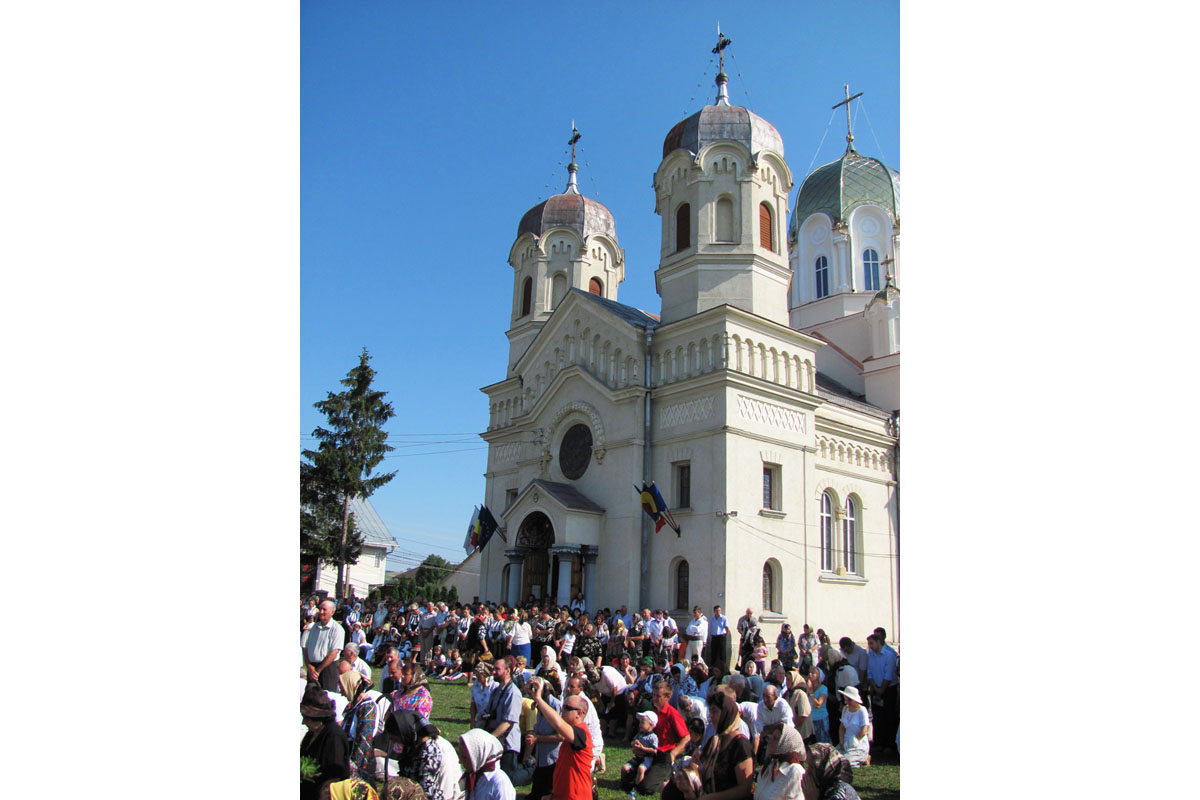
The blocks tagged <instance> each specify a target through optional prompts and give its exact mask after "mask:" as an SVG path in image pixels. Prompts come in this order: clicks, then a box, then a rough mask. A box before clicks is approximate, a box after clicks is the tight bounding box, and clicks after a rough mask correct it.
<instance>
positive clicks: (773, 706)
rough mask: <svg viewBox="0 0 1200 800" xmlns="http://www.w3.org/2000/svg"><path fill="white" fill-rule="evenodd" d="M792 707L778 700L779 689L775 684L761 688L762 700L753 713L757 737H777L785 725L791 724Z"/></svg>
mask: <svg viewBox="0 0 1200 800" xmlns="http://www.w3.org/2000/svg"><path fill="white" fill-rule="evenodd" d="M792 716H793V714H792V707H791V706H789V705H788V704H787V703H785V702H783V701H782V700H780V699H779V689H778V688H776V686H775V684H773V683H768V684H767V685H766V686H764V687H763V699H762V701H761V702H759V704H758V708H757V710H756V713H755V722H754V724H755V727H756V728H757V730H758V735H759V736H760V737H761V736H763V735H764V734H765V735H766V736H768V737H769V736H771V734H775V735H778V734H779V732H780V731H782V730H783V727H784V726H785V725H791V724H792Z"/></svg>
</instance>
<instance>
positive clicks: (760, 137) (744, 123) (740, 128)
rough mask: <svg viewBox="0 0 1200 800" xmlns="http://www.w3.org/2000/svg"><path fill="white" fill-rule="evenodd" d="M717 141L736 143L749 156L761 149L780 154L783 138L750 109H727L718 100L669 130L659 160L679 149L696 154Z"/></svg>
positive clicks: (728, 107)
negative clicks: (748, 152)
mask: <svg viewBox="0 0 1200 800" xmlns="http://www.w3.org/2000/svg"><path fill="white" fill-rule="evenodd" d="M722 77H723V76H722ZM722 88H724V87H722ZM721 140H733V141H735V142H740V143H741V144H743V145H745V147H746V149H747V150H749V151H750V154H751V155H757V154H758V153H759V152H760V151H762V150H774V151H775V152H776V153H778V154H779V155H781V156H782V155H783V137H782V136H780V135H779V131H777V130H775V126H774V125H772V124H771V123H769V122H767V121H766V120H765V119H763V118H762V117H760V116H758V115H757V114H755V113H754V112H753V111H751V110H750V109H748V108H742V107H741V106H731V105H729V103H728V101H727V100H724V98H721V99H718V101H717V105H713V106H705V107H704V108H702V109H700V110H699V111H697V112H696V113H695V114H692V115H691V116H690V117H688V118H687V119H685V120H682V121H680V122H679V123H677V124H676V125H675V127H674V128H671V132H670V133H668V134H667V138H666V139H664V140H663V158H666V157H667V156H668V155H670V154H671V153H673V152H674V151H676V150H678V149H679V148H681V147H682V148H683V149H685V150H690V151H691V152H693V153H699V152H700V151H701V150H702V149H703V148H704V146H705V145H707V144H710V143H711V142H717V141H721Z"/></svg>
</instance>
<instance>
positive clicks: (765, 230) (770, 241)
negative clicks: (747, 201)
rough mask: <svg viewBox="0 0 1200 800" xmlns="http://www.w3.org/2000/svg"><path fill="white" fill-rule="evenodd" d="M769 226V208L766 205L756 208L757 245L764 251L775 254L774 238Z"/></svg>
mask: <svg viewBox="0 0 1200 800" xmlns="http://www.w3.org/2000/svg"><path fill="white" fill-rule="evenodd" d="M773 233H774V231H773V230H772V226H771V207H770V206H769V205H767V204H766V203H761V204H759V206H758V243H759V244H760V245H761V246H762V247H763V248H764V249H766V250H770V251H771V252H772V253H773V252H775V237H774V235H773Z"/></svg>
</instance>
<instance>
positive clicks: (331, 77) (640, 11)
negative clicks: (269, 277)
mask: <svg viewBox="0 0 1200 800" xmlns="http://www.w3.org/2000/svg"><path fill="white" fill-rule="evenodd" d="M514 9H519V12H518V11H515V10H514ZM718 19H719V20H720V23H721V28H722V30H723V31H724V32H725V34H726V35H727V36H729V37H730V38H731V39H732V40H733V45H732V46H731V47H730V48H729V49H728V50H727V51H726V54H727V59H726V72H728V73H729V74H730V76H731V83H730V97H731V100H732V101H733V102H734V103H735V104H738V105H744V106H747V107H749V108H751V109H752V110H754V111H755V112H756V113H758V114H760V115H761V116H763V117H765V118H766V119H768V120H769V121H770V122H771V123H772V124H774V125H775V127H776V128H778V129H779V132H780V133H781V134H782V136H783V139H784V146H785V149H786V153H785V155H786V157H787V161H788V164H789V166H790V167H791V168H792V172H793V175H794V177H795V179H796V186H795V187H794V188H793V194H792V198H793V200H794V198H795V190H796V189H798V188H799V184H800V182H801V181H802V180H803V177H804V176H805V175H806V174H808V172H809V169H810V165H820V164H823V163H825V162H827V161H830V160H832V159H834V158H836V157H838V156H839V155H840V154H841V152H842V151H843V149H844V148H845V133H846V131H845V113H844V110H842V109H839V110H838V113H837V115H836V116H833V120H832V123H831V122H830V117H831V115H833V113H834V112H833V110H832V109H831V108H830V107H831V106H832V105H833V104H834V103H836V102H838V101H839V100H840V99H842V96H843V89H842V86H843V84H845V83H849V84H850V89H851V92H852V93H855V92H859V91H862V92H865V95H864V97H863V98H862V101H863V102H862V104H861V105H860V104H859V102H858V101H856V102H855V104H854V106H853V110H852V113H853V114H854V115H855V124H854V130H855V146H856V148H857V149H858V150H859V152H862V153H865V154H867V155H872V156H877V157H881V158H882V159H883V160H884V161H885V162H886V163H887V164H888V165H889V166H892V167H894V168H896V169H901V162H900V145H899V89H900V86H899V14H898V3H895V2H857V3H820V4H818V3H740V4H738V5H737V6H735V7H733V8H731V7H730V5H729V4H727V3H706V2H696V3H686V4H684V3H670V4H667V3H658V4H647V3H615V2H614V3H603V4H587V5H586V6H585V5H579V6H575V5H568V4H563V3H519V4H497V3H459V4H455V5H454V6H453V7H446V8H445V9H444V10H443V9H442V8H438V9H436V10H433V9H431V8H430V7H427V6H425V5H418V4H409V3H405V4H399V3H352V4H345V3H331V2H305V3H302V5H301V68H300V78H301V120H300V135H301V165H300V166H301V171H300V181H301V202H300V211H301V253H300V257H301V263H300V282H301V335H300V346H301V370H300V397H299V401H300V407H301V411H300V415H301V416H300V421H301V425H300V428H301V430H300V431H299V433H300V443H301V446H309V445H311V443H312V440H311V439H310V438H309V437H310V435H311V433H312V430H313V428H314V427H316V426H317V425H318V424H320V423H321V417H320V415H319V414H318V413H317V412H316V411H315V410H314V409H313V407H312V404H313V403H314V402H315V401H317V400H319V399H322V398H323V397H324V396H325V393H326V392H327V391H329V390H335V389H339V388H340V387H339V386H338V380H339V379H340V378H342V377H343V376H344V375H345V373H346V372H347V371H348V370H349V369H350V368H351V367H352V366H353V365H354V364H355V362H356V360H357V358H358V353H359V352H360V350H361V349H362V347H363V346H366V347H367V348H368V349H369V350H370V352H371V355H372V366H373V367H374V368H375V369H376V370H377V372H378V373H379V374H378V378H377V385H378V387H379V388H381V389H383V390H385V391H386V392H387V393H388V397H389V399H390V400H391V402H392V404H393V405H394V406H395V410H396V418H395V419H394V420H392V422H391V423H390V425H389V427H388V430H389V433H390V437H391V438H390V442H391V444H392V445H394V446H395V447H396V448H397V449H396V450H395V452H393V453H392V454H391V456H390V457H389V458H388V460H387V461H386V462H385V465H386V468H387V469H395V470H398V472H397V475H396V477H395V479H394V480H393V481H392V482H391V483H390V484H389V485H388V486H386V487H384V488H383V489H381V490H380V491H379V492H377V493H376V494H375V495H374V496H373V497H372V498H371V502H372V503H373V504H374V506H375V508H376V509H377V510H378V511H379V514H380V516H381V517H382V518H383V520H384V522H385V523H386V524H387V526H388V528H389V529H390V530H391V532H392V534H393V535H394V536H395V537H396V538H397V540H398V542H399V544H400V547H399V549H398V551H397V554H396V555H395V556H393V558H392V559H391V560H390V561H389V567H390V568H392V569H403V568H407V567H409V566H412V565H415V563H416V562H417V561H418V560H419V558H421V557H423V556H424V555H426V554H428V553H430V552H434V553H437V554H439V555H441V556H443V557H446V558H448V559H450V560H451V561H458V560H461V558H462V556H463V551H462V548H461V542H462V538H463V531H464V530H465V527H466V524H467V521H468V519H469V517H470V515H471V510H472V507H473V505H474V504H476V503H479V502H481V500H482V496H483V487H484V479H483V472H484V470H485V468H486V446H485V444H484V442H483V441H482V440H481V439H480V438H479V437H478V433H479V432H481V431H483V430H484V429H485V428H486V427H487V421H488V414H487V402H486V398H485V397H484V395H483V394H482V393H481V392H480V391H479V388H480V387H481V386H486V385H488V384H490V383H493V382H495V381H498V380H501V379H503V378H504V368H505V363H506V362H505V358H506V355H507V348H508V342H507V339H506V338H505V336H504V331H505V329H506V328H507V326H508V322H509V310H510V303H511V291H512V268H511V267H509V266H508V263H507V256H508V252H509V248H510V247H511V246H512V243H513V240H514V238H515V235H516V229H517V223H518V222H519V220H520V219H521V215H522V214H524V212H525V211H526V210H528V209H529V208H530V207H531V206H533V205H535V204H536V203H538V202H540V201H541V200H544V199H545V198H546V197H548V196H549V195H550V194H554V193H557V192H561V191H562V190H563V188H564V187H565V185H566V177H567V175H566V171H565V164H566V162H567V158H566V156H567V153H568V151H569V148H568V147H567V146H566V141H567V139H568V137H569V136H570V133H571V121H572V120H574V121H575V124H576V125H577V126H578V128H579V130H580V132H581V133H582V134H583V140H582V141H581V142H580V145H581V147H582V149H581V153H580V158H579V161H580V166H581V171H580V188H581V190H582V191H583V192H584V194H587V195H589V196H591V197H595V198H597V199H599V200H600V201H601V202H603V203H604V204H605V205H607V206H608V208H609V209H610V210H611V211H612V212H613V215H614V217H615V218H616V224H617V235H618V238H619V239H620V243H621V246H622V247H624V248H625V259H626V277H625V282H624V283H623V284H621V286H620V287H619V296H618V299H619V300H620V301H621V302H623V303H626V304H629V305H633V306H636V307H638V308H642V309H646V310H648V311H651V312H655V313H657V312H658V310H659V298H658V296H657V294H656V293H655V291H654V277H653V273H654V269H655V268H656V267H657V257H658V237H659V225H660V221H659V217H658V216H657V215H656V214H655V213H654V192H653V189H652V188H651V179H652V176H653V173H654V170H655V169H656V168H657V166H658V163H659V161H660V159H661V157H662V140H663V137H664V136H666V134H667V131H669V130H670V129H671V127H672V126H673V125H674V124H675V123H676V122H678V121H679V120H681V119H683V118H684V117H685V116H687V115H689V114H691V113H692V112H694V111H696V110H698V109H699V108H700V107H701V106H703V105H704V104H706V103H711V102H712V100H713V97H714V93H715V87H714V85H713V78H714V75H715V73H716V60H715V59H716V57H715V56H713V55H712V54H711V52H710V50H711V48H712V46H713V45H714V43H715V41H716V26H717V21H718ZM822 140H823V141H822ZM631 477H636V476H631Z"/></svg>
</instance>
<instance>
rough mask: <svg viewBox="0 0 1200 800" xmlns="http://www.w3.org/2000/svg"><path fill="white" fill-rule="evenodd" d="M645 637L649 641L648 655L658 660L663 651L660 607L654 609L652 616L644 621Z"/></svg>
mask: <svg viewBox="0 0 1200 800" xmlns="http://www.w3.org/2000/svg"><path fill="white" fill-rule="evenodd" d="M646 637H647V639H648V640H649V642H650V657H651V658H653V659H654V660H655V661H658V659H659V658H660V657H661V656H662V652H663V651H662V646H663V618H662V609H659V608H656V609H654V616H652V617H651V618H650V619H648V620H647V621H646Z"/></svg>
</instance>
